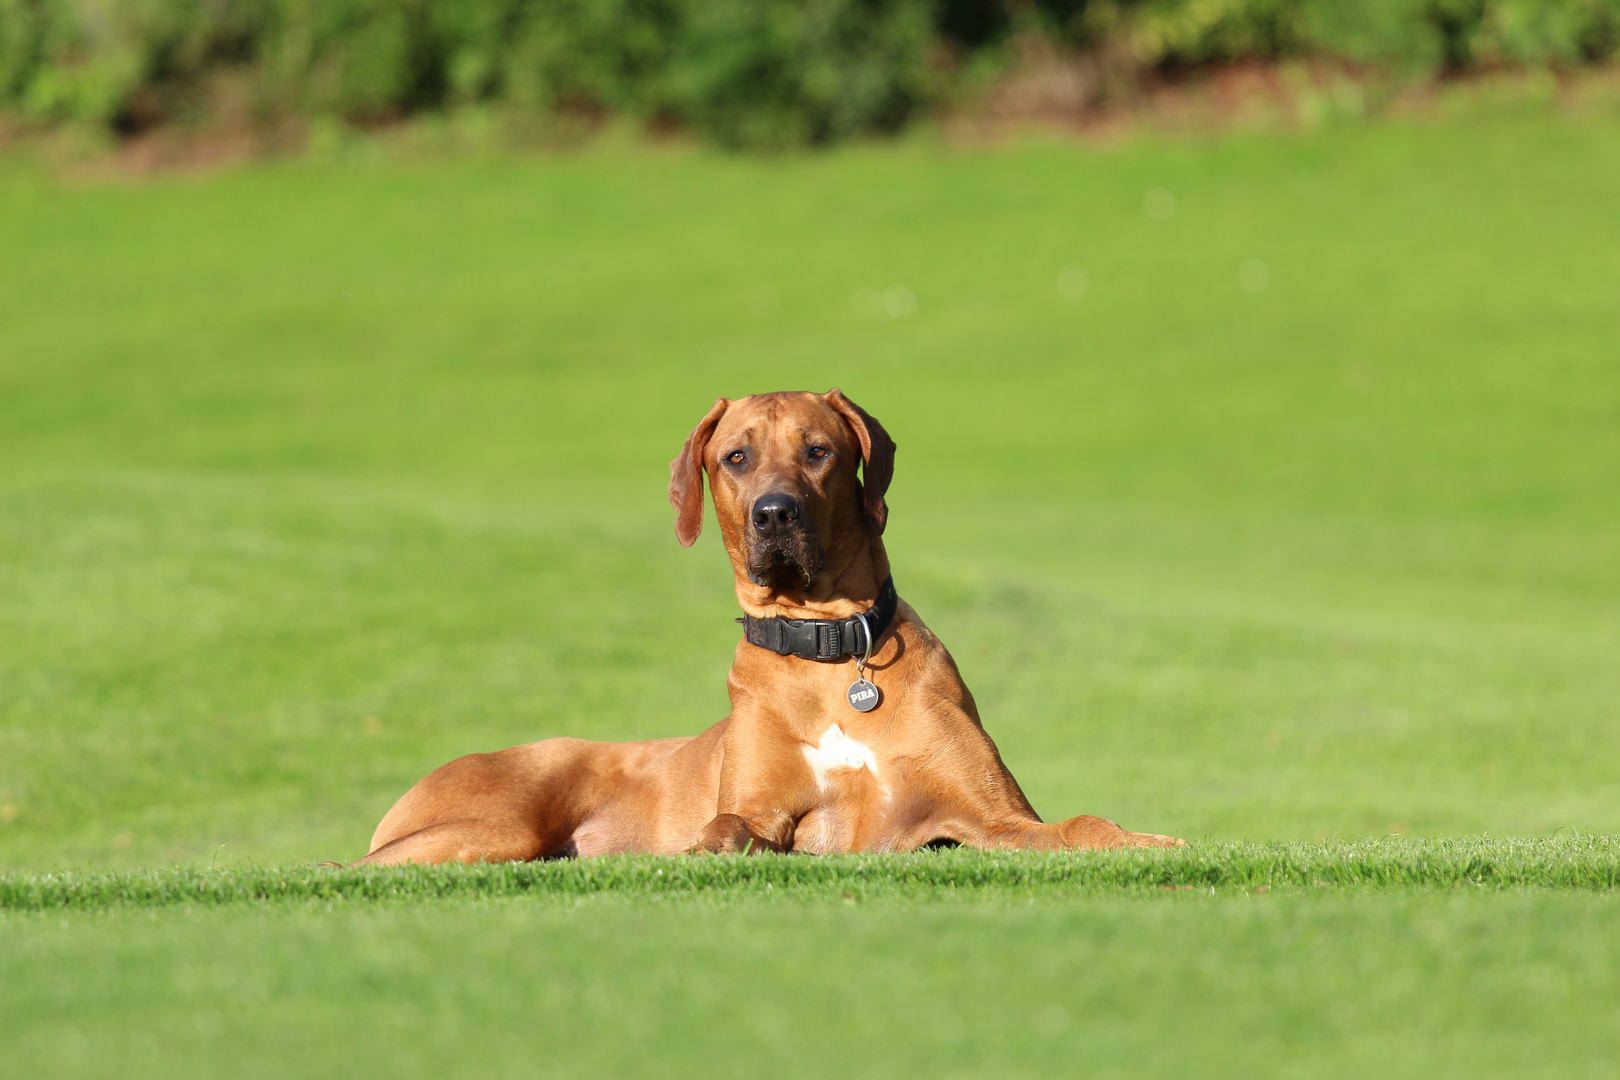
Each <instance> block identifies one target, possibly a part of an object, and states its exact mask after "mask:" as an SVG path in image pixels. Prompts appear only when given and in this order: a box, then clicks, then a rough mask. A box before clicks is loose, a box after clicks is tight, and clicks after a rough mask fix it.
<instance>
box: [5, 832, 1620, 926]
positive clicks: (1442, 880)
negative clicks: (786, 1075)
mask: <svg viewBox="0 0 1620 1080" xmlns="http://www.w3.org/2000/svg"><path fill="white" fill-rule="evenodd" d="M1617 885H1620V841H1616V839H1615V838H1614V837H1584V838H1583V837H1570V838H1563V839H1534V840H1494V841H1492V840H1416V841H1413V840H1407V841H1400V840H1395V841H1374V842H1363V843H1360V844H1224V845H1211V846H1200V847H1197V848H1183V849H1176V850H1173V851H1130V852H1106V853H1082V854H1075V853H1072V852H1063V853H1040V852H981V851H971V850H967V849H963V850H959V851H951V852H949V853H948V854H947V853H932V852H925V853H921V854H916V855H840V856H828V857H826V858H818V859H810V858H801V857H794V856H781V857H771V858H750V859H720V858H670V857H659V856H618V857H613V858H603V859H590V860H566V861H553V862H536V863H503V864H495V865H489V864H480V865H475V866H460V865H455V866H434V867H422V866H417V867H408V868H405V869H399V868H377V867H342V868H338V867H321V866H316V867H253V868H235V869H217V868H215V869H201V868H191V867H171V868H165V869H152V870H135V871H123V872H119V871H102V872H66V873H54V874H15V875H9V876H7V877H0V911H10V912H52V911H99V910H106V909H116V908H124V907H129V908H138V909H151V908H164V907H186V908H188V909H189V908H196V907H215V906H220V905H229V904H251V903H257V902H269V903H280V902H301V901H302V902H313V903H320V904H333V903H359V904H365V903H405V904H413V903H419V902H433V901H445V900H450V901H456V900H464V901H476V900H489V899H497V898H501V899H505V898H512V897H527V898H532V899H535V900H569V899H578V898H582V897H592V896H602V895H613V896H620V897H627V898H632V899H670V898H683V899H690V898H702V899H710V900H715V901H719V902H733V901H738V900H761V899H772V900H789V901H794V902H799V901H816V900H826V899H833V900H839V899H842V900H846V901H850V902H862V901H906V902H920V901H930V900H936V899H941V898H950V899H1002V900H1007V901H1010V902H1017V901H1031V900H1051V899H1066V898H1074V897H1087V896H1118V895H1126V896H1129V895H1149V896H1151V895H1154V893H1153V890H1163V889H1169V890H1190V891H1191V890H1198V891H1205V890H1207V891H1208V892H1209V893H1210V894H1211V895H1221V894H1226V895H1230V894H1233V893H1247V892H1257V893H1263V892H1271V891H1273V890H1278V891H1290V892H1299V891H1302V890H1303V891H1310V890H1313V889H1338V890H1375V891H1376V890H1391V891H1400V890H1413V889H1431V890H1503V889H1554V890H1575V891H1593V892H1608V891H1610V890H1613V889H1615V888H1616V886H1617Z"/></svg>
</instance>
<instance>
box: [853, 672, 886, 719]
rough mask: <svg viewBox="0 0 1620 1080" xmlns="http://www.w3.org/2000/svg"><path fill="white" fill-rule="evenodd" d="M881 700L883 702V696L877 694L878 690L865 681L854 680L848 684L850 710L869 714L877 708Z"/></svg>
mask: <svg viewBox="0 0 1620 1080" xmlns="http://www.w3.org/2000/svg"><path fill="white" fill-rule="evenodd" d="M881 700H883V695H882V694H880V693H878V688H877V687H875V686H873V685H872V684H871V683H869V682H867V681H866V680H865V679H856V680H855V681H854V682H852V683H850V684H849V704H850V707H851V708H853V709H855V710H857V711H859V712H871V711H872V710H873V709H875V708H877V707H878V702H879V701H881Z"/></svg>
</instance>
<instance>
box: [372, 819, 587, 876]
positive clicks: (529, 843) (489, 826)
mask: <svg viewBox="0 0 1620 1080" xmlns="http://www.w3.org/2000/svg"><path fill="white" fill-rule="evenodd" d="M562 846H563V845H559V847H562ZM548 854H552V853H551V852H548V851H546V850H545V844H544V841H543V838H542V837H541V835H540V833H539V830H537V829H535V828H533V827H532V826H529V825H528V824H527V823H524V822H512V823H509V824H505V825H502V824H499V823H496V822H490V821H442V822H439V823H438V824H436V825H429V826H427V827H426V828H423V829H418V830H416V831H415V832H413V833H408V834H407V835H405V836H401V837H400V838H399V839H397V840H390V841H389V842H388V843H386V844H384V845H382V846H381V847H379V848H377V849H375V850H374V851H372V852H371V853H370V854H369V855H367V856H366V857H365V858H363V859H361V860H359V861H358V862H356V863H355V864H354V865H356V866H392V865H394V864H395V863H446V862H464V863H472V862H521V861H525V860H528V859H538V858H540V857H541V856H542V855H548Z"/></svg>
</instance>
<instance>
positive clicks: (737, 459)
mask: <svg viewBox="0 0 1620 1080" xmlns="http://www.w3.org/2000/svg"><path fill="white" fill-rule="evenodd" d="M747 460H748V455H747V454H745V453H743V452H742V451H741V450H733V451H732V452H731V453H729V454H727V455H726V463H727V464H729V465H741V464H742V463H743V462H745V461H747Z"/></svg>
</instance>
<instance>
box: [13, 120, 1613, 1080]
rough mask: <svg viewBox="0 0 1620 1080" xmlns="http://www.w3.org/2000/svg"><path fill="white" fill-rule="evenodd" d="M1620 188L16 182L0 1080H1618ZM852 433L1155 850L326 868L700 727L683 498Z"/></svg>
mask: <svg viewBox="0 0 1620 1080" xmlns="http://www.w3.org/2000/svg"><path fill="white" fill-rule="evenodd" d="M1616 175H1620V125H1617V124H1616V123H1615V122H1614V120H1613V119H1612V118H1606V117H1603V116H1597V115H1593V116H1589V117H1585V118H1581V119H1578V120H1577V119H1567V118H1558V117H1554V116H1551V115H1546V114H1536V115H1530V114H1523V115H1515V114H1512V113H1508V112H1502V113H1497V114H1480V115H1475V116H1470V117H1461V118H1456V119H1453V120H1450V121H1447V122H1445V123H1440V124H1420V123H1407V124H1403V123H1394V122H1392V123H1388V124H1383V125H1379V126H1372V127H1365V128H1350V129H1334V130H1325V131H1321V132H1316V133H1312V134H1309V135H1299V136H1278V135H1264V136H1246V135H1234V136H1230V137H1226V138H1222V139H1219V140H1210V141H1191V140H1189V141H1183V142H1170V143H1161V142H1154V141H1151V140H1136V141H1131V142H1127V143H1124V144H1121V145H1118V146H1115V147H1112V148H1108V149H1097V148H1086V147H1080V146H1075V145H1070V144H1063V143H1052V142H1043V141H1039V140H1032V141H1026V142H1018V143H1011V144H1008V145H1005V146H1002V147H998V148H995V149H979V150H965V151H947V150H942V149H939V148H936V147H932V146H929V145H925V144H921V143H918V144H909V145H902V146H894V147H877V148H866V149H853V150H848V151H840V152H838V153H836V154H830V155H825V156H815V157H791V156H790V157H783V158H777V159H771V160H739V159H732V158H723V157H716V156H710V155H704V154H694V153H686V152H668V153H665V152H657V151H650V150H635V151H626V150H613V151H609V152H603V153H596V154H582V155H578V156H574V157H567V158H554V159H512V158H505V159H487V160H478V161H467V162H454V163H452V162H438V163H416V164H410V163H400V162H389V161H380V160H379V161H369V162H368V161H359V162H349V163H342V164H337V165H323V164H320V163H310V162H290V163H283V164H278V165H267V166H255V167H253V168H251V169H245V170H242V171H238V172H233V173H227V174H222V175H218V176H213V177H207V178H186V179H181V178H175V179H164V180H156V181H150V182H145V183H141V184H134V185H119V184H98V185H91V186H67V185H62V184H58V183H55V182H53V181H50V180H48V179H44V178H42V177H40V176H39V175H37V174H33V173H30V172H28V171H27V170H26V169H25V168H23V167H21V166H17V165H8V166H6V167H5V171H0V1016H3V1017H4V1018H5V1022H4V1023H0V1061H5V1062H6V1063H7V1066H8V1069H7V1070H6V1071H8V1072H9V1071H17V1072H19V1073H20V1074H24V1075H84V1076H89V1075H105V1074H107V1073H108V1072H112V1071H119V1072H121V1073H123V1074H126V1075H136V1076H139V1075H146V1074H155V1073H158V1072H163V1073H164V1074H165V1075H175V1074H182V1075H184V1074H201V1075H213V1074H224V1073H227V1072H229V1073H232V1074H237V1075H258V1074H261V1073H262V1074H269V1073H276V1074H278V1075H285V1074H287V1073H297V1074H305V1075H326V1074H334V1075H335V1074H338V1073H340V1072H341V1073H342V1074H343V1075H346V1076H347V1075H357V1074H359V1075H364V1074H367V1073H372V1072H375V1073H392V1074H396V1075H429V1074H433V1075H445V1074H465V1075H480V1076H483V1075H504V1074H507V1073H523V1074H525V1075H528V1074H532V1073H533V1072H534V1071H535V1070H536V1069H537V1068H543V1069H545V1070H546V1071H548V1072H552V1073H556V1074H558V1075H574V1074H591V1075H600V1074H603V1073H609V1074H612V1073H624V1074H629V1073H645V1072H648V1071H651V1070H652V1069H654V1068H656V1069H657V1070H658V1071H663V1072H667V1073H670V1074H674V1075H678V1074H683V1073H695V1072H700V1071H701V1072H705V1073H708V1074H712V1075H732V1074H738V1075H741V1074H743V1073H748V1074H750V1075H758V1074H781V1075H828V1074H831V1073H835V1072H836V1073H844V1074H851V1075H874V1076H877V1075H882V1076H893V1075H899V1074H910V1073H927V1074H932V1075H939V1076H956V1075H963V1076H967V1075H988V1074H994V1075H1008V1076H1018V1075H1049V1074H1052V1073H1057V1072H1066V1073H1068V1072H1073V1073H1087V1074H1095V1075H1104V1076H1108V1075H1121V1076H1124V1075H1129V1076H1133V1077H1134V1076H1158V1075H1172V1074H1174V1075H1187V1074H1197V1075H1215V1076H1225V1075H1238V1074H1252V1073H1255V1072H1265V1073H1274V1074H1277V1075H1283V1076H1294V1075H1298V1076H1307V1075H1308V1076H1338V1075H1344V1076H1362V1075H1367V1074H1368V1073H1372V1072H1380V1073H1386V1074H1391V1075H1413V1076H1417V1075H1422V1076H1436V1075H1457V1076H1461V1075H1469V1076H1483V1075H1502V1076H1515V1077H1518V1076H1539V1075H1547V1076H1560V1077H1562V1076H1569V1075H1592V1076H1611V1075H1614V1074H1615V1072H1616V1070H1617V1069H1620V1037H1617V1036H1616V1035H1615V1034H1614V1033H1615V1032H1616V1031H1620V1024H1616V1023H1614V1018H1615V1011H1616V1008H1617V1006H1620V986H1617V985H1616V982H1615V975H1614V972H1615V971H1617V970H1620V964H1617V963H1616V960H1620V957H1617V956H1616V955H1615V952H1614V949H1615V946H1614V945H1613V943H1614V942H1615V941H1620V935H1616V934H1615V933H1614V930H1615V925H1616V909H1615V907H1614V890H1613V876H1614V873H1615V870H1614V867H1615V849H1614V846H1613V841H1612V840H1611V839H1605V837H1606V836H1608V835H1610V834H1614V833H1617V832H1620V787H1617V784H1616V780H1615V778H1616V776H1620V748H1617V744H1616V743H1615V740H1614V738H1613V732H1614V731H1615V729H1616V728H1615V725H1616V721H1617V720H1620V716H1617V714H1616V706H1615V702H1616V701H1620V665H1616V664H1615V663H1614V657H1615V656H1616V655H1620V617H1617V615H1616V613H1617V612H1620V603H1617V601H1620V562H1617V561H1616V560H1615V559H1614V557H1613V553H1614V552H1615V551H1616V550H1620V487H1617V486H1616V485H1615V484H1614V482H1613V478H1614V477H1615V476H1616V475H1620V423H1617V421H1620V360H1617V357H1620V348H1617V346H1620V305H1616V304H1615V303H1614V283H1615V282H1616V281H1617V280H1620V211H1617V210H1616V209H1615V202H1614V199H1613V191H1612V188H1613V177H1614V176H1616ZM1154 188H1164V189H1166V190H1168V191H1170V192H1171V193H1172V194H1173V196H1174V200H1175V212H1174V215H1173V216H1172V217H1170V218H1169V219H1168V220H1157V219H1155V218H1153V217H1149V216H1148V215H1147V214H1145V213H1144V199H1145V196H1146V193H1147V192H1148V191H1149V190H1150V189H1154ZM1159 205H1162V200H1161V201H1160V203H1159ZM1251 262H1260V263H1263V264H1264V265H1265V267H1266V270H1267V277H1268V282H1267V287H1266V288H1265V289H1264V290H1263V291H1259V292H1250V291H1246V289H1245V287H1244V285H1243V282H1244V281H1248V282H1250V284H1251V285H1252V284H1253V283H1254V282H1255V280H1256V278H1255V275H1254V272H1253V268H1252V267H1250V269H1249V271H1247V273H1246V274H1245V273H1244V272H1243V267H1244V266H1245V264H1248V263H1251ZM1075 267H1080V268H1083V270H1084V275H1085V276H1084V280H1085V282H1086V284H1087V289H1086V291H1085V294H1084V296H1083V297H1081V298H1079V299H1075V298H1074V297H1075V288H1074V283H1075V282H1076V281H1077V280H1079V279H1078V278H1077V277H1076V276H1075V275H1074V273H1073V272H1072V270H1073V268H1075ZM1066 271H1068V272H1067V273H1066ZM1060 285H1061V286H1062V287H1061V288H1060ZM902 290H903V291H902ZM908 295H909V297H910V298H911V302H910V303H908V302H907V301H906V297H907V296H908ZM831 385H839V386H841V387H842V388H843V389H844V390H845V391H846V392H848V393H849V394H850V395H851V396H852V397H853V398H854V399H855V400H857V401H859V402H861V403H862V404H863V405H864V406H866V407H867V408H868V409H870V410H871V411H872V412H873V413H874V414H875V415H877V416H878V417H880V418H881V419H882V420H883V421H884V423H885V424H886V425H887V426H888V427H889V429H890V430H891V431H892V432H893V433H894V435H895V437H896V439H897V440H898V442H899V444H900V457H899V462H898V473H897V479H896V484H895V487H894V489H893V491H892V497H891V504H892V507H893V515H892V521H891V527H890V532H889V536H888V539H889V542H890V550H891V554H892V556H893V559H894V563H895V567H896V579H897V582H898V584H899V586H900V590H901V593H902V595H904V596H905V597H906V598H907V599H908V600H910V601H911V602H912V603H913V604H914V605H915V606H916V607H917V608H918V610H919V611H920V612H921V613H922V615H923V617H924V618H926V619H927V620H928V621H929V623H930V625H931V626H932V627H933V628H934V629H935V630H936V631H937V632H938V633H939V634H940V635H941V637H942V638H943V639H944V640H945V641H946V642H947V643H948V644H949V645H950V646H951V647H952V650H953V652H954V653H955V655H956V656H957V659H958V661H959V663H960V666H961V668H962V670H963V672H964V675H965V676H966V678H967V680H968V683H969V685H970V686H971V687H972V688H973V690H974V693H975V695H976V697H977V699H978V701H979V704H980V707H981V710H982V712H983V714H984V716H985V720H986V724H987V726H988V728H989V730H990V732H991V733H992V735H993V736H994V737H995V738H996V740H997V742H998V745H999V746H1000V748H1001V750H1002V753H1003V756H1004V757H1005V758H1006V760H1007V762H1008V763H1009V765H1010V766H1011V768H1012V769H1013V771H1014V773H1015V774H1016V775H1017V776H1018V777H1019V778H1020V780H1021V781H1022V782H1023V784H1024V786H1025V788H1026V790H1027V791H1028V792H1029V794H1030V796H1031V798H1032V800H1033V802H1034V804H1035V806H1036V807H1037V809H1038V810H1040V811H1041V812H1042V813H1043V814H1045V815H1046V816H1048V817H1049V818H1055V817H1062V816H1067V815H1070V814H1075V813H1100V814H1105V815H1108V816H1110V817H1114V818H1117V819H1118V820H1120V821H1121V822H1122V823H1124V824H1125V825H1126V826H1127V827H1130V828H1136V829H1149V830H1152V831H1163V832H1172V833H1176V834H1178V835H1182V836H1186V837H1189V838H1191V839H1192V840H1193V841H1194V844H1193V846H1192V847H1191V848H1189V849H1188V850H1186V851H1184V852H1174V853H1169V854H1166V855H1152V854H1141V855H1137V854H1128V855H1102V856H1080V857H1067V858H1050V859H1048V858H1042V857H1026V856H1008V855H1004V856H980V855H974V854H973V853H968V852H939V853H928V854H923V855H919V856H916V857H914V858H910V859H887V860H885V859H854V860H824V861H811V860H806V859H784V860H775V859H765V860H758V861H754V862H746V863H745V862H726V861H719V860H677V861H674V862H669V861H658V860H648V861H637V860H628V861H622V862H603V863H569V864H548V865H543V866H531V867H518V868H487V867H486V868H472V869H454V870H438V871H409V872H405V873H394V874H375V873H372V874H367V873H359V872H351V871H336V870H329V869H324V868H314V867H311V866H309V865H308V864H309V863H310V862H311V861H312V860H326V859H334V860H347V859H352V858H354V857H356V856H357V855H359V854H360V853H361V852H362V851H363V850H364V846H365V842H366V839H367V838H368V837H369V835H370V832H371V829H372V828H373V826H374V825H375V823H376V821H377V819H378V818H379V817H380V816H381V814H382V813H383V811H384V810H386V808H387V807H388V805H389V804H390V803H391V801H392V800H393V799H394V798H396V797H397V796H398V794H399V793H400V792H402V791H403V790H404V789H405V788H406V787H408V786H409V784H411V783H412V782H413V781H414V780H415V779H417V778H418V777H419V776H421V775H422V774H423V773H424V772H426V771H427V770H428V769H430V768H432V767H433V766H435V765H437V764H439V763H440V762H443V761H445V760H447V759H448V758H450V757H453V756H455V755H458V754H462V753H466V752H469V751H473V750H481V749H490V748H495V747H500V746H505V745H510V744H513V743H518V742H524V741H529V740H533V739H537V738H543V737H546V736H548V735H554V734H572V735H587V736H594V737H599V738H615V739H619V738H642V737H651V736H657V735H665V734H677V733H684V732H693V731H697V730H700V729H701V728H702V727H704V726H706V725H708V724H710V723H712V722H713V721H714V720H715V719H717V718H718V717H720V716H721V715H723V714H724V712H725V709H726V701H725V692H724V674H725V669H726V666H727V664H728V662H729V657H730V653H731V649H732V648H733V646H734V643H735V634H736V628H735V626H734V624H733V623H732V622H731V621H730V620H731V618H732V616H733V615H734V613H735V612H734V604H733V601H732V599H731V597H730V595H729V588H728V584H727V583H728V581H729V572H728V570H727V568H726V567H725V565H724V556H723V552H721V550H720V548H719V545H718V543H717V541H716V539H715V537H714V535H713V529H712V528H711V529H710V530H709V532H708V533H706V534H705V537H704V538H703V539H702V540H700V541H699V544H698V545H697V547H696V548H695V549H694V550H692V551H683V550H681V549H680V548H679V547H678V546H677V545H676V544H675V543H674V540H673V536H672V521H671V517H670V511H669V510H668V507H667V505H666V503H665V502H664V496H663V485H664V482H665V478H666V476H667V474H666V472H665V465H666V463H667V462H668V460H669V458H670V457H672V456H673V454H674V453H675V451H676V449H678V447H679V445H680V443H681V440H682V439H683V438H684V435H685V433H686V431H687V430H688V429H689V428H690V426H691V424H692V423H693V422H694V421H695V420H696V419H697V417H699V416H700V415H701V414H702V412H703V410H704V409H705V408H706V407H707V405H708V404H709V403H710V402H711V401H712V400H713V398H714V397H715V396H717V395H719V394H727V395H733V396H734V395H739V394H743V393H747V392H750V391H754V390H763V389H773V388H781V387H810V388H816V389H824V388H826V387H828V386H831ZM1486 834H1488V835H1489V837H1490V838H1491V839H1484V838H1483V837H1484V836H1485V835H1486ZM1575 834H1579V838H1576V835H1575ZM1392 835H1393V836H1397V837H1400V836H1404V837H1405V838H1404V839H1384V838H1386V837H1390V836H1392ZM1502 837H1509V838H1511V839H1500V838H1502ZM1589 837H1593V838H1591V839H1589ZM659 870H664V871H665V873H663V874H659V873H658V871H659ZM1318 881H1322V882H1327V883H1328V884H1327V886H1325V887H1324V886H1321V885H1318V884H1316V883H1317V882H1318ZM1166 884H1171V885H1192V886H1195V887H1194V888H1192V889H1180V888H1178V889H1166V888H1164V887H1163V886H1164V885H1166ZM767 885H769V886H770V888H769V889H766V888H765V886H767ZM1262 885H1264V886H1266V888H1267V891H1266V892H1263V893H1261V892H1257V891H1256V890H1257V889H1259V888H1260V887H1261V886H1262ZM1210 888H1213V889H1214V893H1213V894H1211V893H1210V892H1209V889H1210ZM845 893H849V894H850V895H849V898H848V899H847V900H846V898H845V897H844V894H845ZM221 900H228V901H229V902H224V903H221V902H219V901H221ZM537 1062H538V1063H540V1064H538V1065H537V1064H536V1063H537Z"/></svg>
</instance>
